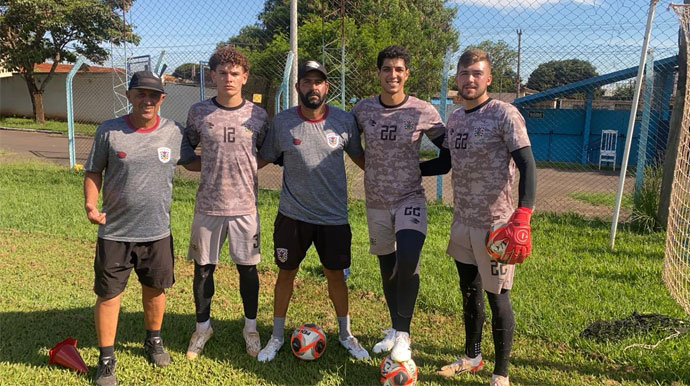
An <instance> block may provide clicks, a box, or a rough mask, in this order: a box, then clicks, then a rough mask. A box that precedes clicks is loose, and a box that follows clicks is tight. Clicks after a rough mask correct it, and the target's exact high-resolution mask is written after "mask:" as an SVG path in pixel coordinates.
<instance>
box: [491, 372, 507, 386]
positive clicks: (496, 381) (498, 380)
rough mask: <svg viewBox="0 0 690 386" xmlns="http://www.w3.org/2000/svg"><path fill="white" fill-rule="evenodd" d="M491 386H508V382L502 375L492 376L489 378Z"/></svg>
mask: <svg viewBox="0 0 690 386" xmlns="http://www.w3.org/2000/svg"><path fill="white" fill-rule="evenodd" d="M491 386H510V380H509V379H508V377H504V376H503V375H496V374H493V375H492V376H491Z"/></svg>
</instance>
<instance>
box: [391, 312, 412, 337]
mask: <svg viewBox="0 0 690 386" xmlns="http://www.w3.org/2000/svg"><path fill="white" fill-rule="evenodd" d="M410 324H412V317H411V316H402V315H400V314H398V317H397V318H396V319H395V323H393V328H394V329H395V331H400V332H406V333H408V334H409V333H410Z"/></svg>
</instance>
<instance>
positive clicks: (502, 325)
mask: <svg viewBox="0 0 690 386" xmlns="http://www.w3.org/2000/svg"><path fill="white" fill-rule="evenodd" d="M487 295H488V297H489V305H490V306H491V315H492V316H491V332H492V334H493V337H494V348H495V350H496V366H495V367H494V374H496V375H502V376H504V377H507V376H508V362H509V361H510V350H511V349H512V347H513V331H514V330H515V315H514V314H513V307H512V306H511V305H510V291H508V290H503V291H501V294H500V295H499V294H492V293H489V292H487Z"/></svg>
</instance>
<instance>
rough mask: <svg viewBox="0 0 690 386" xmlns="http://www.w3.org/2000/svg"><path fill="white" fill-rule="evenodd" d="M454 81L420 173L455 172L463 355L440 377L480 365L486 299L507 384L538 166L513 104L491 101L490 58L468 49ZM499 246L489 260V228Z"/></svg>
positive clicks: (500, 381)
mask: <svg viewBox="0 0 690 386" xmlns="http://www.w3.org/2000/svg"><path fill="white" fill-rule="evenodd" d="M455 83H456V84H457V86H458V89H459V90H460V93H461V96H462V97H463V99H464V106H463V108H460V109H458V110H456V111H454V112H453V114H452V115H451V117H450V118H449V119H448V122H447V125H446V126H447V129H446V136H445V139H444V141H443V144H442V146H441V152H440V154H439V157H438V158H436V159H433V160H430V161H426V162H422V163H421V164H420V168H421V171H422V175H437V174H445V173H447V172H448V171H449V170H450V169H451V168H452V170H453V177H452V181H453V200H454V212H453V222H452V225H451V229H450V240H449V243H448V249H447V251H446V252H447V253H448V254H449V255H450V256H452V257H453V258H454V259H455V264H456V267H457V270H458V275H459V277H460V289H461V291H462V300H463V317H464V322H465V336H466V338H465V339H466V341H465V352H464V355H463V356H462V357H460V358H459V359H458V360H457V361H456V362H454V363H451V364H449V365H446V366H443V367H442V368H441V369H440V370H439V371H438V373H439V375H442V376H447V377H450V376H454V375H456V374H459V373H463V372H476V371H479V370H481V369H482V368H483V366H484V362H483V360H482V355H481V337H482V336H481V334H482V325H483V323H484V295H483V293H482V290H484V291H486V293H487V295H488V299H489V305H490V306H491V314H492V321H491V331H492V333H493V340H494V345H495V351H496V365H495V368H494V372H493V377H492V381H491V385H492V386H493V385H497V386H502V385H509V384H510V382H509V378H508V361H509V359H510V351H511V346H512V341H513V330H514V327H515V319H514V316H513V309H512V306H511V304H510V289H511V287H512V284H513V275H514V272H515V263H522V262H523V261H524V259H525V258H527V257H528V256H529V254H530V249H531V239H530V237H531V236H530V225H529V223H530V216H531V213H532V209H533V207H534V197H535V192H536V185H537V184H536V164H535V162H534V156H533V155H532V148H531V146H530V141H529V137H528V136H527V129H526V127H525V120H524V118H523V117H522V115H520V113H519V111H518V110H517V109H516V108H515V107H514V106H512V105H510V104H508V103H505V102H501V101H498V100H494V99H491V98H490V97H489V94H488V92H487V87H488V86H489V85H490V84H491V62H490V59H489V57H488V54H487V53H486V52H484V51H482V50H478V49H472V50H468V51H466V52H464V53H463V54H462V55H461V56H460V59H459V62H458V71H457V74H456V76H455ZM516 168H517V169H518V170H519V171H520V180H519V187H518V189H519V199H518V205H517V206H518V207H517V209H515V210H513V208H514V205H513V199H512V184H513V180H514V177H515V169H516ZM489 229H492V230H493V229H495V231H493V232H491V236H492V240H495V241H497V244H499V245H501V246H503V247H504V248H505V249H502V248H501V250H500V251H499V252H498V253H495V252H494V253H492V254H493V257H492V255H490V253H489V251H488V250H487V230H489Z"/></svg>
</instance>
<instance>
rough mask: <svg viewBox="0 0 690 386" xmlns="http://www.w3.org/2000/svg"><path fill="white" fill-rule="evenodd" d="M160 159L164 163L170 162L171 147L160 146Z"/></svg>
mask: <svg viewBox="0 0 690 386" xmlns="http://www.w3.org/2000/svg"><path fill="white" fill-rule="evenodd" d="M158 160H159V161H161V162H163V163H168V161H170V148H169V147H159V148H158Z"/></svg>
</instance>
